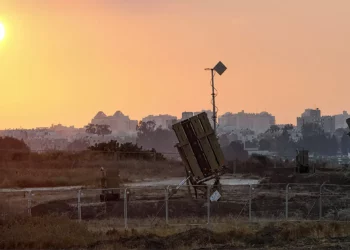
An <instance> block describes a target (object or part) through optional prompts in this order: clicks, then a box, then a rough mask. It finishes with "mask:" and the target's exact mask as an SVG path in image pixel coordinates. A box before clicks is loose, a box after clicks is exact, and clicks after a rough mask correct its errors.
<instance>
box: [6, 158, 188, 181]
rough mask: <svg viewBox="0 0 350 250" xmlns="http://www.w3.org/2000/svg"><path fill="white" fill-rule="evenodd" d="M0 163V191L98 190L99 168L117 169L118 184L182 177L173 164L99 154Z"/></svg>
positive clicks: (177, 163) (177, 166)
mask: <svg viewBox="0 0 350 250" xmlns="http://www.w3.org/2000/svg"><path fill="white" fill-rule="evenodd" d="M12 158H13V157H11V158H10V159H7V160H4V159H2V161H0V172H1V175H0V188H24V187H58V186H75V185H78V186H80V185H81V186H88V187H99V186H100V178H101V171H100V168H101V167H103V168H105V169H117V170H118V171H119V175H120V176H119V179H120V181H121V183H123V182H130V181H137V180H142V179H144V178H153V177H154V176H157V177H158V178H164V177H179V176H183V175H184V169H183V167H182V166H181V163H179V162H175V161H143V160H137V159H132V160H129V159H127V160H116V158H115V155H113V154H105V153H103V154H102V153H99V152H82V153H69V152H51V153H44V154H36V153H31V154H30V155H29V156H25V157H24V156H22V157H20V158H19V159H16V160H12Z"/></svg>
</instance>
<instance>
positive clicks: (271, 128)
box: [265, 125, 280, 133]
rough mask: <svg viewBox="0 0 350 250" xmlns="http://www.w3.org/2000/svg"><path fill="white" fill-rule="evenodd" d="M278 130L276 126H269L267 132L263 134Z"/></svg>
mask: <svg viewBox="0 0 350 250" xmlns="http://www.w3.org/2000/svg"><path fill="white" fill-rule="evenodd" d="M279 130H280V128H279V127H278V126H277V125H271V126H270V128H269V129H268V130H266V132H265V133H276V132H278V131H279Z"/></svg>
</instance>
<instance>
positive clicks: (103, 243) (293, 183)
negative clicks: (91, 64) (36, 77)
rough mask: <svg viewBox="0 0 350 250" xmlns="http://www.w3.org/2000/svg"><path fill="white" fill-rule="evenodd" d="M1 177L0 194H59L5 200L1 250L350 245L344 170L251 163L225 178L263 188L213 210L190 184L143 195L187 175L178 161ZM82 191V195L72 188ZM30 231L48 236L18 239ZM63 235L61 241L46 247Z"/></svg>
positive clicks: (66, 159) (15, 171) (48, 161)
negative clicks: (110, 193)
mask: <svg viewBox="0 0 350 250" xmlns="http://www.w3.org/2000/svg"><path fill="white" fill-rule="evenodd" d="M242 166H245V167H242ZM101 167H103V168H105V169H107V170H109V169H114V170H117V171H115V172H114V173H115V174H114V176H113V178H117V179H118V186H119V185H120V189H115V190H114V191H115V192H117V193H119V194H120V197H121V198H120V200H119V201H113V202H101V201H100V194H101V190H99V189H98V188H99V185H100V177H101V171H100V168H101ZM0 171H1V173H3V174H2V175H1V176H0V186H1V188H34V187H60V188H59V189H58V190H49V189H48V190H45V189H37V190H36V189H32V191H31V192H29V190H27V191H25V190H22V191H21V190H17V191H16V192H13V191H11V192H10V191H8V192H4V190H3V192H2V193H0V200H1V201H0V214H1V216H0V219H1V223H0V228H1V230H2V231H1V230H0V232H1V233H2V234H3V235H4V236H5V237H2V239H0V248H12V249H13V248H16V249H19V248H33V249H36V248H42V249H46V248H49V247H51V248H65V249H67V248H86V249H142V248H148V249H242V248H244V249H246V247H248V248H252V249H259V248H261V249H266V248H267V246H269V247H270V248H271V249H283V247H282V246H283V243H285V241H288V244H287V245H286V246H285V247H286V248H285V249H287V248H288V247H291V248H292V249H306V247H308V246H310V245H314V246H318V247H319V248H321V249H323V248H322V247H324V249H330V248H329V247H330V246H333V245H337V244H338V245H339V244H340V245H344V246H346V245H347V244H348V243H347V242H348V241H349V239H350V238H349V236H350V235H348V232H349V231H350V230H348V229H349V228H348V224H347V221H349V220H350V199H349V197H350V196H349V192H350V188H349V187H350V186H348V185H349V184H350V181H349V180H350V178H349V174H348V171H347V170H346V169H344V168H341V167H338V168H335V167H328V168H327V167H325V166H318V167H317V168H316V171H315V173H310V174H306V175H300V174H296V173H294V168H288V167H283V166H278V167H276V168H274V167H271V166H270V165H268V164H266V165H264V164H262V163H261V162H257V161H256V160H252V161H248V162H246V163H244V165H236V166H235V171H232V172H235V174H233V173H230V174H229V175H228V176H231V178H239V179H241V181H242V183H244V180H245V179H252V178H253V179H258V181H259V183H258V184H253V185H242V184H240V185H234V186H232V185H223V186H222V190H221V194H222V198H221V199H220V200H219V201H218V202H209V203H208V198H209V197H208V196H206V195H204V194H203V193H201V192H199V193H198V194H199V196H198V197H197V198H196V197H195V195H194V192H193V189H190V190H191V192H190V193H189V189H188V188H187V187H186V186H183V187H181V188H180V189H179V190H177V192H175V193H174V192H173V190H174V188H175V186H176V185H175V186H174V185H170V186H168V188H167V187H166V186H153V187H145V186H142V187H141V186H139V187H138V185H140V184H141V182H142V181H146V180H149V179H150V180H151V181H154V183H156V181H157V180H164V179H169V178H173V177H183V176H184V170H183V166H182V165H181V163H180V162H176V161H173V160H166V161H152V160H151V161H145V160H136V159H134V160H130V159H128V160H121V159H115V158H114V157H113V155H112V156H111V155H106V154H92V153H84V154H79V155H74V154H68V153H61V154H54V155H53V154H50V155H40V156H38V155H33V156H31V157H26V158H24V159H16V160H10V161H9V160H7V161H2V162H1V164H0ZM116 175H117V176H116ZM226 178H228V177H226ZM247 181H248V180H247ZM138 183H139V184H138ZM288 183H289V184H288ZM131 184H133V185H131ZM76 185H77V186H82V188H80V187H71V186H76ZM62 186H66V187H67V188H66V189H65V190H62V188H61V187H62ZM212 192H213V191H211V192H210V193H209V194H211V193H212ZM125 193H127V199H124V194H125ZM27 215H31V216H29V217H28V216H27ZM49 221H51V223H50V222H49ZM296 221H299V222H296ZM329 221H333V222H329ZM20 225H23V227H22V226H20ZM7 228H8V229H9V230H7ZM29 228H31V229H30V230H29ZM26 229H27V230H29V231H32V230H34V231H35V232H41V231H42V232H41V233H42V234H43V235H42V236H40V237H39V235H40V233H38V236H35V237H33V235H32V234H31V233H28V232H27V233H22V231H21V230H26ZM186 230H187V231H186ZM5 231H6V232H5ZM34 231H33V232H34ZM58 231H60V232H61V231H64V234H62V238H61V239H60V238H57V239H55V240H53V241H52V242H50V241H49V240H48V237H52V235H55V234H58V233H57V232H58ZM73 231H74V232H73ZM75 231H76V232H77V233H79V235H75V234H76V233H75ZM13 235H21V237H20V238H18V239H17V238H16V240H14V236H13ZM50 235H51V236H50ZM259 237H260V238H259ZM194 239H198V240H199V242H198V241H196V240H194ZM321 239H322V240H321ZM179 241H180V242H181V244H180V245H179V244H177V243H176V242H179ZM339 242H340V243H339ZM50 244H51V245H50ZM208 246H209V248H208ZM299 246H300V248H299ZM205 247H207V248H205ZM303 247H304V248H303ZM327 247H328V248H327ZM338 249H339V248H338Z"/></svg>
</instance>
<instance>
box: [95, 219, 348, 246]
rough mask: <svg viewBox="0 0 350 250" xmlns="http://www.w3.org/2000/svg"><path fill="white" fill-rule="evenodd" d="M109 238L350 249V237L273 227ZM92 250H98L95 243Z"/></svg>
mask: <svg viewBox="0 0 350 250" xmlns="http://www.w3.org/2000/svg"><path fill="white" fill-rule="evenodd" d="M109 235H112V236H114V237H115V238H116V239H114V240H110V241H109V243H108V244H109V245H113V243H117V244H120V245H122V246H123V247H125V248H126V249H155V250H156V249H193V250H206V249H208V250H209V249H237V250H238V249H255V250H257V249H312V248H314V247H317V248H318V249H348V247H349V246H350V237H349V236H344V237H324V238H322V239H316V238H314V237H312V236H310V237H308V233H305V236H300V237H297V238H290V237H289V235H288V233H286V232H285V231H284V230H283V228H282V227H281V226H274V225H267V226H264V227H262V228H260V229H258V230H256V231H250V232H240V231H235V230H233V231H227V232H221V233H218V232H213V231H211V230H208V229H205V228H194V229H190V230H187V231H184V232H179V233H175V234H172V235H169V236H163V237H161V236H158V235H156V234H151V233H149V234H139V235H138V234H137V233H135V234H134V235H132V236H121V235H119V233H118V232H116V231H112V232H109ZM196 245H197V246H196ZM179 247H181V248H179ZM94 249H98V244H97V245H95V246H94Z"/></svg>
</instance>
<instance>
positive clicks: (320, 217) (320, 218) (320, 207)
mask: <svg viewBox="0 0 350 250" xmlns="http://www.w3.org/2000/svg"><path fill="white" fill-rule="evenodd" d="M324 184H325V183H323V184H322V185H321V186H320V199H319V202H320V203H319V209H320V214H319V220H322V188H323V185H324Z"/></svg>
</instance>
